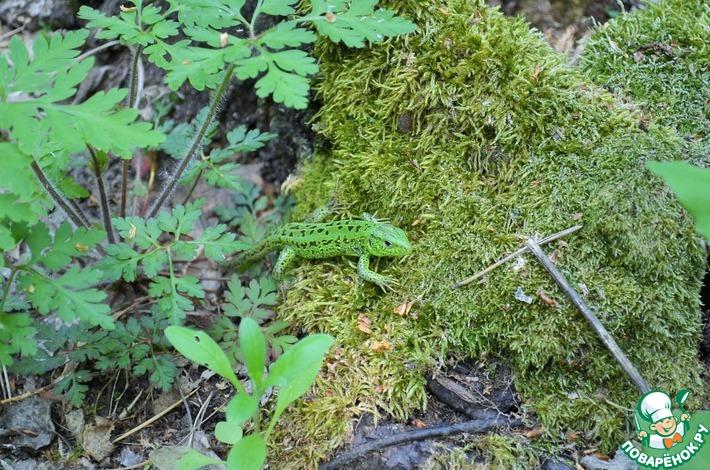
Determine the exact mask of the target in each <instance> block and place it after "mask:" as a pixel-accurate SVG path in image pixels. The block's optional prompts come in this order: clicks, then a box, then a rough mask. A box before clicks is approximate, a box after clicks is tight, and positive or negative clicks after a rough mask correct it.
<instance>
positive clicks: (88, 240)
mask: <svg viewBox="0 0 710 470" xmlns="http://www.w3.org/2000/svg"><path fill="white" fill-rule="evenodd" d="M105 238H106V232H105V231H103V230H101V229H98V228H94V227H92V228H84V227H80V228H77V229H76V230H74V231H72V228H71V225H70V224H69V222H64V223H63V224H62V225H60V226H59V228H57V231H56V232H55V234H54V240H53V242H52V245H51V246H50V247H49V249H47V250H43V252H41V253H32V259H33V260H36V261H39V262H40V263H41V264H43V265H44V266H46V267H47V268H48V269H51V270H57V269H59V268H62V267H64V266H66V265H68V264H69V263H70V262H71V261H72V258H75V257H78V256H82V255H84V254H86V253H87V252H89V251H90V250H91V249H93V248H94V247H96V246H97V245H98V244H99V243H101V242H102V241H103V240H104V239H105Z"/></svg>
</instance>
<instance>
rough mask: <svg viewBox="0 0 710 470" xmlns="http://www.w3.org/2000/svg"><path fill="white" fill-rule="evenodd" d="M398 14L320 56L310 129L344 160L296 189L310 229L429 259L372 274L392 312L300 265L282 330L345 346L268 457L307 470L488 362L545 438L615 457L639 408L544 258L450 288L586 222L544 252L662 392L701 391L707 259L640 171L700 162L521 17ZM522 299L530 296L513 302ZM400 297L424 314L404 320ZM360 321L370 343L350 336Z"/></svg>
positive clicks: (469, 6) (446, 7)
mask: <svg viewBox="0 0 710 470" xmlns="http://www.w3.org/2000/svg"><path fill="white" fill-rule="evenodd" d="M384 3H386V4H388V5H389V6H390V7H392V8H394V9H396V10H397V11H398V12H399V13H400V14H403V15H405V16H409V17H410V18H412V19H413V20H415V22H416V23H417V24H418V25H419V27H420V31H419V32H418V33H417V34H415V35H412V36H410V37H409V38H406V39H401V40H398V41H393V42H390V43H387V44H385V45H382V46H377V47H374V48H372V49H369V50H366V51H351V50H345V49H343V48H339V47H333V46H326V45H322V46H320V50H319V53H320V56H321V69H322V82H321V83H320V85H319V95H320V97H321V99H322V102H323V107H322V109H321V111H320V113H319V114H318V116H317V119H316V127H317V131H318V132H319V133H320V134H321V135H322V136H323V137H324V138H326V139H327V140H328V141H330V142H331V146H330V148H329V149H328V150H327V151H322V152H320V153H319V154H318V155H316V156H315V157H314V158H313V160H312V161H310V162H307V163H306V164H304V166H303V168H302V171H301V178H300V182H299V183H298V184H297V185H296V187H295V189H294V192H295V195H296V197H297V199H298V212H299V213H300V215H301V216H304V215H305V214H307V213H309V212H310V211H312V210H313V209H314V208H317V207H319V206H321V205H323V204H324V203H326V202H327V201H328V200H331V199H336V200H337V201H338V203H339V204H340V206H339V212H340V213H339V214H338V216H339V217H350V216H358V215H359V214H361V213H362V212H369V213H373V214H376V215H377V216H379V217H386V218H390V219H391V220H392V221H393V223H395V224H397V225H398V226H400V227H402V228H404V229H405V230H407V232H408V234H409V235H410V239H411V240H412V241H413V243H414V246H415V251H414V254H413V255H411V256H409V257H407V258H406V259H403V260H388V259H382V260H379V261H378V262H376V263H374V268H375V269H376V270H378V271H379V272H383V273H386V274H388V275H392V276H395V277H397V278H398V279H399V280H400V283H401V287H399V288H398V289H396V290H395V291H394V292H391V293H386V294H385V293H382V292H381V291H380V290H378V289H377V287H376V286H373V285H371V284H368V283H366V282H363V281H362V280H360V279H359V278H358V276H357V274H356V266H355V260H351V259H332V260H326V261H324V262H302V263H301V264H300V266H299V267H298V268H296V269H294V271H293V273H294V274H295V276H296V283H295V285H294V286H293V288H292V289H290V290H289V292H288V294H287V297H286V300H285V302H284V304H283V305H282V307H281V312H280V314H281V315H282V316H284V317H286V318H287V319H288V320H290V321H292V322H293V323H294V324H295V325H297V326H299V327H301V328H303V329H304V330H306V331H309V332H316V331H323V332H328V333H330V334H333V335H334V336H335V337H336V338H337V342H338V348H337V349H336V350H335V351H334V353H333V355H332V357H331V358H330V359H329V363H328V367H327V368H326V369H325V371H324V373H323V375H322V376H321V377H320V378H319V380H318V382H317V385H316V387H315V391H314V395H313V396H312V397H311V399H310V400H308V401H306V402H305V403H302V404H301V405H300V406H299V408H297V409H296V410H294V411H293V412H291V413H290V415H289V416H288V417H287V420H286V422H285V423H284V427H282V428H281V430H280V431H279V434H278V435H277V436H276V440H275V442H277V445H276V446H275V447H276V448H275V449H274V451H275V452H276V455H275V458H276V459H277V460H281V461H286V462H290V463H291V466H293V467H295V468H307V467H308V466H310V465H312V464H313V462H315V461H316V460H317V459H319V458H322V457H324V456H325V455H326V454H327V452H328V451H329V450H331V449H332V448H333V447H334V446H335V445H337V444H339V443H340V442H342V440H343V439H344V438H345V437H346V436H347V433H348V432H349V430H350V428H351V426H352V420H353V418H355V417H356V416H358V415H359V414H361V413H364V412H371V413H374V414H376V415H377V414H378V413H380V412H384V413H387V414H389V415H392V416H394V417H396V418H404V417H406V416H408V415H409V414H410V413H412V412H413V411H414V410H416V409H418V408H421V407H424V406H425V405H426V394H425V379H424V377H425V374H426V373H427V372H429V371H431V370H432V369H435V368H436V367H438V366H439V365H441V364H442V363H443V362H444V361H445V360H446V358H447V357H466V356H473V357H480V356H485V355H489V356H495V357H497V358H499V359H500V360H502V361H504V362H506V363H507V364H509V365H510V366H511V367H512V369H513V371H514V373H515V376H516V386H517V388H518V391H519V392H520V393H521V395H522V397H523V398H524V399H525V401H526V403H527V404H528V405H527V406H528V407H529V409H530V410H531V411H534V412H535V414H536V415H537V416H538V417H539V420H540V421H541V422H542V424H543V425H544V427H545V429H546V430H547V436H548V437H550V438H552V441H554V439H558V438H559V436H560V433H561V432H565V431H567V430H573V431H575V432H576V433H580V434H581V435H582V436H583V438H586V439H589V440H591V441H594V442H595V443H596V444H599V445H600V446H602V448H603V449H607V450H608V449H611V448H613V447H615V446H616V445H618V443H619V442H620V441H621V439H622V438H624V437H626V432H627V425H628V422H627V421H626V420H627V418H628V414H627V412H626V411H625V409H628V408H629V407H631V406H632V405H633V403H634V402H635V400H636V399H637V398H638V391H637V390H635V389H634V387H633V386H632V384H631V383H630V382H629V380H628V379H627V378H626V376H625V375H624V374H623V372H622V371H621V369H620V368H619V367H618V366H617V364H616V363H615V362H614V360H613V358H612V357H611V355H610V354H609V353H608V352H607V351H606V350H605V349H604V347H603V346H602V344H601V343H600V341H599V340H598V338H597V337H596V336H595V334H594V333H593V332H592V330H591V329H590V328H589V326H588V325H587V323H586V322H585V321H584V319H583V318H582V317H581V315H580V314H579V313H578V312H577V311H576V310H575V309H574V308H573V307H572V306H571V304H570V302H569V301H568V300H567V299H566V298H565V297H564V295H563V294H562V293H561V292H560V291H559V290H558V288H557V287H556V285H555V284H554V282H553V281H552V280H551V279H550V278H549V276H548V275H547V274H546V273H545V272H544V270H543V269H542V268H541V267H540V266H539V265H538V264H537V263H536V262H535V261H534V260H533V259H532V258H529V257H526V258H525V260H526V262H525V264H524V265H523V266H520V265H518V266H517V267H516V268H515V269H514V266H513V265H512V264H509V265H506V266H503V267H501V268H499V269H497V270H496V271H494V272H492V273H491V274H490V275H489V276H488V278H487V279H486V280H485V282H483V283H481V284H476V285H471V286H468V287H466V288H462V289H460V290H452V289H451V288H450V286H451V284H452V283H453V282H454V281H457V280H460V279H462V278H464V277H466V276H468V275H470V274H472V273H475V272H477V271H479V270H481V269H483V268H484V267H486V266H488V265H490V264H491V263H492V262H494V261H495V260H496V259H498V258H499V257H501V256H502V255H504V254H507V253H509V252H510V251H512V250H514V249H515V248H517V247H518V246H520V244H521V243H522V241H523V240H524V237H525V236H528V235H533V234H539V235H545V234H550V233H553V232H557V231H559V230H561V229H564V228H567V227H569V226H572V225H575V224H577V223H582V224H583V225H584V228H583V229H582V230H581V231H580V232H578V233H577V234H575V235H573V236H571V237H569V238H568V239H566V240H565V241H564V242H563V243H558V244H553V245H551V246H547V247H546V249H547V251H548V252H554V257H555V259H556V260H557V264H558V266H559V267H560V269H561V270H562V271H563V272H564V274H565V275H566V276H568V278H569V280H570V281H571V283H572V284H573V285H574V286H575V287H577V288H578V289H579V291H581V292H584V295H585V298H586V300H587V302H588V303H589V304H590V305H592V306H593V307H594V308H595V310H596V312H597V314H598V316H599V318H600V320H601V321H602V322H603V323H604V324H605V325H606V326H607V328H608V329H609V331H610V332H611V333H612V335H614V337H615V338H616V339H617V341H618V342H619V344H620V346H621V347H622V349H624V350H625V351H626V352H627V353H628V355H629V357H630V358H631V360H632V361H633V362H634V363H635V364H637V366H638V367H639V369H640V371H641V373H642V374H643V375H644V376H645V377H646V378H647V380H648V381H649V382H650V383H651V384H652V385H654V386H660V387H664V388H669V389H677V388H679V387H682V386H690V387H691V388H694V389H696V390H697V389H699V388H700V387H701V383H700V379H699V370H700V366H699V364H698V361H697V346H698V340H699V330H700V320H699V300H698V292H699V289H700V283H701V278H702V274H703V268H704V261H705V260H704V251H703V248H702V247H701V245H700V242H699V239H698V238H697V236H696V235H695V234H694V233H693V227H692V222H691V221H690V220H689V218H688V216H687V215H686V214H685V213H684V212H683V211H682V210H681V209H680V208H679V206H678V205H677V204H676V203H675V201H674V199H673V196H672V195H671V194H670V193H669V191H667V190H666V189H665V188H664V187H663V184H662V183H661V182H660V181H658V180H657V179H655V178H653V177H652V176H651V175H650V173H648V172H647V171H646V170H645V169H644V161H645V160H647V159H674V158H682V157H683V155H684V152H686V151H687V148H688V145H689V144H688V143H687V142H686V141H685V140H684V139H682V138H681V137H679V136H678V134H677V133H676V132H675V131H674V130H673V129H671V128H668V127H661V126H659V125H656V124H655V123H653V122H652V123H650V124H649V127H648V128H646V126H645V124H644V125H641V126H640V121H641V119H642V116H641V115H640V114H639V113H638V112H636V111H634V110H633V109H629V107H628V106H623V105H620V104H619V103H618V102H617V101H616V100H615V99H614V98H613V97H612V96H611V95H609V94H608V93H607V92H605V91H603V90H601V89H599V88H597V87H595V86H593V85H589V84H587V83H585V81H584V80H585V79H584V77H583V76H582V75H581V74H580V73H579V72H577V71H575V70H573V69H571V68H569V67H568V66H567V65H566V64H565V60H564V57H562V56H561V55H559V54H556V53H554V52H553V51H552V50H551V49H550V48H549V47H548V45H547V44H545V42H544V41H543V40H542V38H541V36H540V35H539V34H538V33H535V32H532V31H531V30H530V29H529V28H528V26H527V25H526V24H525V22H524V21H523V20H521V19H514V18H506V17H504V16H503V15H502V14H500V13H499V12H498V11H497V10H493V9H490V8H487V7H485V6H484V5H483V2H482V1H480V2H477V1H463V0H449V1H444V2H436V4H434V2H419V1H415V0H400V1H389V2H384ZM644 129H646V130H644ZM518 288H522V289H523V290H524V292H525V293H527V294H528V295H531V296H532V297H533V298H534V299H535V300H534V301H533V302H532V303H531V304H527V303H523V302H520V301H519V300H516V298H515V295H514V294H515V292H516V290H517V289H518ZM541 290H542V291H544V292H545V293H546V294H547V295H548V296H550V297H552V298H554V299H555V300H556V302H557V307H550V306H547V305H546V304H545V303H544V302H542V301H541V299H539V298H538V295H537V294H536V293H537V292H539V291H541ZM405 301H411V302H414V306H413V308H412V310H411V313H410V314H408V315H404V316H401V315H399V314H397V313H395V309H396V308H397V307H398V306H399V305H401V304H402V303H403V302H405ZM363 315H364V316H366V317H367V318H369V319H370V320H371V321H372V324H371V326H370V329H371V333H366V332H363V331H362V330H361V329H360V328H358V323H359V321H361V320H359V317H361V316H363ZM547 442H551V441H550V440H547Z"/></svg>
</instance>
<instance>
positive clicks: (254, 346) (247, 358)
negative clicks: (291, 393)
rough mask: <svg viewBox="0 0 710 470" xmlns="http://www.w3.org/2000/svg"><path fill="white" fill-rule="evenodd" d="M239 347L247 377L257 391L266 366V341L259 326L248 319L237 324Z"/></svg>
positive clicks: (243, 319)
mask: <svg viewBox="0 0 710 470" xmlns="http://www.w3.org/2000/svg"><path fill="white" fill-rule="evenodd" d="M239 345H240V347H241V350H242V356H243V357H244V365H245V366H246V367H247V372H249V377H250V378H251V379H252V381H253V382H254V387H255V388H256V390H259V389H260V388H261V382H262V379H263V377H264V367H265V366H266V340H265V339H264V333H262V332H261V327H260V326H259V324H258V323H257V322H256V321H254V320H253V319H251V318H249V317H246V318H242V321H241V323H240V324H239Z"/></svg>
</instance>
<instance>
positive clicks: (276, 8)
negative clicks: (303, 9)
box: [261, 0, 298, 16]
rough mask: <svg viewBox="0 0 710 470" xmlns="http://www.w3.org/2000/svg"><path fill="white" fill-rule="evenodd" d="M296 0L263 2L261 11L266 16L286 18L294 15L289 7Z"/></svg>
mask: <svg viewBox="0 0 710 470" xmlns="http://www.w3.org/2000/svg"><path fill="white" fill-rule="evenodd" d="M296 2H298V0H264V3H262V5H261V11H262V12H264V13H266V14H267V15H275V16H286V15H290V14H292V13H296V10H294V9H293V7H292V6H291V5H293V4H294V3H296Z"/></svg>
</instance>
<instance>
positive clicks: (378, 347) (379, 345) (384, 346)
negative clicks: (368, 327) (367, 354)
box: [370, 340, 392, 352]
mask: <svg viewBox="0 0 710 470" xmlns="http://www.w3.org/2000/svg"><path fill="white" fill-rule="evenodd" d="M370 349H372V350H373V351H375V352H385V351H390V350H392V345H391V344H390V343H389V342H388V341H385V340H382V341H375V342H374V343H372V346H371V347H370Z"/></svg>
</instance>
